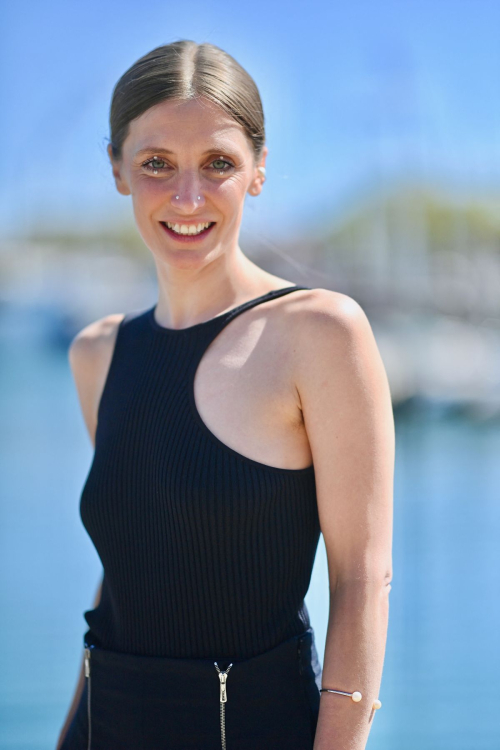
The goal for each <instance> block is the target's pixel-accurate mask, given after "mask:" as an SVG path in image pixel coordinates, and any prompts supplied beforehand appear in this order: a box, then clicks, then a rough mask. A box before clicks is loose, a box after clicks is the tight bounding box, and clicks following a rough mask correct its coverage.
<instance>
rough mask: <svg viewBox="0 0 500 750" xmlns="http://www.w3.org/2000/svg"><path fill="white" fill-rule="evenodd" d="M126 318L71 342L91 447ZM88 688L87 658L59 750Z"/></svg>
mask: <svg viewBox="0 0 500 750" xmlns="http://www.w3.org/2000/svg"><path fill="white" fill-rule="evenodd" d="M122 318H123V315H122V314H116V315H108V316H107V317H105V318H102V319H101V320H98V321H96V322H95V323H91V324H90V325H88V326H86V327H85V328H84V329H83V330H82V331H80V332H79V333H78V334H77V335H76V336H75V338H74V339H73V340H72V342H71V344H70V347H69V350H68V359H69V363H70V367H71V371H72V374H73V379H74V381H75V385H76V389H77V393H78V399H79V402H80V407H81V411H82V415H83V419H84V422H85V425H86V427H87V430H88V433H89V437H90V440H91V442H92V445H93V446H94V447H95V432H96V427H97V409H98V406H99V401H100V398H101V395H102V391H103V389H104V384H105V382H106V377H107V374H108V370H109V366H110V364H111V358H112V356H113V350H114V346H115V341H116V334H117V332H118V326H119V324H120V322H121V320H122ZM101 592H102V579H101V582H100V584H99V588H98V590H97V593H96V596H95V599H94V605H93V606H94V608H95V607H97V605H98V604H99V602H100V600H101ZM84 686H85V671H84V658H83V656H82V663H81V667H80V673H79V676H78V682H77V685H76V690H75V695H74V697H73V701H72V703H71V706H70V708H69V711H68V715H67V717H66V721H65V722H64V725H63V728H62V729H61V732H60V735H59V739H58V742H57V748H56V750H59V748H60V747H61V745H62V743H63V741H64V738H65V737H66V733H67V731H68V728H69V726H70V724H71V721H72V720H73V716H74V715H75V712H76V709H77V707H78V703H79V701H80V698H81V695H82V692H83V688H84Z"/></svg>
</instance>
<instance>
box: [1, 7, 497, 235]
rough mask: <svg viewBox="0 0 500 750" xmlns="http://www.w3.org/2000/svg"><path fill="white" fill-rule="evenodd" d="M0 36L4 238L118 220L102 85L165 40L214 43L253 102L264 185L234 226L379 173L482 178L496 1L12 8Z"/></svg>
mask: <svg viewBox="0 0 500 750" xmlns="http://www.w3.org/2000/svg"><path fill="white" fill-rule="evenodd" d="M1 27H2V29H3V31H2V39H1V45H0V47H1V51H0V60H1V70H0V76H1V79H0V86H1V93H2V102H3V104H4V107H3V108H2V113H3V116H2V117H1V118H0V128H1V138H0V155H1V160H2V170H1V173H2V176H1V181H0V232H1V234H3V235H4V236H6V235H22V234H24V233H25V232H29V231H30V230H31V229H33V228H34V227H36V226H37V225H44V226H48V227H52V226H54V227H69V226H71V227H74V228H78V229H79V230H81V231H85V230H86V229H89V230H90V229H92V228H93V227H94V226H95V225H96V224H98V225H99V226H106V225H107V224H109V223H111V224H115V223H116V222H117V221H121V220H127V221H128V220H131V217H132V209H131V203H130V198H129V197H123V196H120V195H119V194H118V193H117V192H116V190H115V187H114V184H113V182H112V179H111V171H110V167H109V164H108V160H107V154H106V151H105V148H106V143H107V141H106V138H107V136H108V135H109V133H108V122H107V118H108V110H109V102H110V97H111V93H112V89H113V86H114V84H115V83H116V81H117V80H118V78H119V77H120V75H121V74H122V73H123V72H124V71H125V70H126V69H127V68H128V67H129V66H130V65H131V64H132V63H133V62H135V60H136V59H137V58H139V57H140V56H141V55H143V54H145V53H146V52H148V51H149V50H150V49H153V48H154V47H156V46H158V45H160V44H166V43H169V42H171V41H174V40H176V39H179V38H187V39H193V40H194V41H197V42H203V41H209V42H212V43H213V44H217V45H218V46H220V47H222V48H223V49H225V50H226V51H227V52H229V53H230V54H231V55H233V56H234V57H235V58H236V59H237V60H238V62H240V63H241V64H242V65H243V66H244V67H245V68H246V69H247V70H248V72H249V73H250V74H251V75H252V76H253V78H254V79H255V81H256V83H257V86H258V87H259V90H260V92H261V96H262V99H263V103H264V112H265V116H266V129H267V144H268V147H269V156H268V159H267V177H268V179H267V182H266V185H265V189H264V192H263V193H262V195H261V196H260V197H258V198H257V199H254V198H251V197H250V196H249V198H248V199H247V203H246V208H245V215H244V226H247V227H248V226H251V227H252V228H254V229H255V230H256V231H259V230H263V231H265V232H266V234H267V235H272V234H278V233H279V234H280V236H281V235H283V234H286V233H293V231H294V230H295V229H298V228H300V227H302V226H303V225H304V223H305V222H314V220H315V218H318V219H321V220H323V221H324V219H325V217H326V218H328V216H330V215H332V216H333V215H334V214H335V212H336V211H338V210H339V207H341V206H342V205H343V204H345V203H346V201H352V200H355V198H356V195H358V194H360V193H361V192H363V191H364V190H366V186H367V185H370V186H372V187H375V189H376V188H377V186H379V185H380V186H382V185H384V184H387V183H388V182H390V180H391V179H394V177H395V176H396V175H408V176H411V175H413V176H415V177H418V178H423V179H427V180H431V181H437V182H440V183H444V184H445V185H449V186H450V188H454V187H456V186H457V185H463V186H464V187H465V188H467V189H470V190H476V189H479V188H480V187H481V186H483V185H493V186H496V185H498V184H499V183H500V45H499V29H500V3H499V2H498V0H497V1H496V2H492V1H491V2H490V0H474V1H469V0H467V1H464V0H419V1H418V2H416V1H415V0H400V2H394V1H392V0H380V1H379V2H373V0H371V2H364V1H362V2H361V1H360V0H354V1H353V2H351V3H349V4H347V3H336V2H328V3H327V2H324V3H323V2H317V3H315V2H307V3H304V2H294V3H290V2H283V1H281V0H280V1H279V2H272V0H271V1H269V0H268V1H267V2H262V0H254V1H253V2H251V3H234V2H220V1H219V2H210V3H208V2H205V3H201V2H184V3H166V2H161V3H160V2H157V0H150V1H149V2H148V3H138V2H129V1H128V0H121V1H120V2H119V3H118V2H100V3H97V2H95V0H87V2H85V3H77V2H74V1H73V2H68V1H66V2H62V1H61V0H57V1H52V2H50V1H49V2H44V3H39V2H29V3H27V2H22V0H21V1H20V2H16V3H4V4H3V8H2V20H1Z"/></svg>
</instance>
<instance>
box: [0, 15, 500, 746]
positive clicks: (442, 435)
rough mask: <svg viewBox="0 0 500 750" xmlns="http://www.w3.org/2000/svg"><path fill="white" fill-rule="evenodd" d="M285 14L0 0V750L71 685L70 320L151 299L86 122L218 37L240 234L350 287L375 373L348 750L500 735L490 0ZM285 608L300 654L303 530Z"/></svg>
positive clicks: (270, 257) (79, 559)
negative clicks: (360, 643) (241, 181)
mask: <svg viewBox="0 0 500 750" xmlns="http://www.w3.org/2000/svg"><path fill="white" fill-rule="evenodd" d="M28 11H29V12H28ZM297 12H298V15H297V16H293V15H292V14H290V13H289V8H288V6H287V5H285V4H284V3H282V2H277V3H276V4H274V5H273V6H272V7H270V6H269V5H268V4H263V3H260V2H257V3H256V4H253V5H252V7H251V8H249V7H245V8H236V7H232V6H229V4H228V3H220V2H219V3H215V4H211V5H210V7H209V6H205V5H204V4H202V3H195V4H193V5H192V6H189V12H188V10H187V9H184V10H182V9H175V10H174V9H172V8H166V7H165V6H163V5H162V4H160V3H157V2H153V3H152V4H150V6H148V9H147V14H143V15H142V16H141V17H140V18H138V17H137V8H136V7H134V5H133V4H132V3H127V2H126V3H124V4H120V8H119V10H118V9H117V7H116V6H114V5H113V4H111V3H106V2H105V3H104V4H101V5H99V6H98V5H97V4H96V3H94V2H93V1H91V2H89V3H87V4H86V5H85V6H82V7H81V8H76V7H75V8H71V7H70V6H63V5H62V3H60V2H55V1H54V0H51V1H50V2H49V3H48V4H45V5H44V6H38V5H36V4H35V3H23V2H21V3H20V4H18V5H16V6H14V5H12V6H10V7H9V8H4V17H5V22H6V23H5V25H4V32H3V34H2V36H3V41H4V42H5V43H4V44H3V52H2V56H3V61H4V70H6V65H5V63H7V64H8V67H9V71H10V75H9V76H4V77H3V78H2V80H1V82H0V85H1V86H2V91H3V93H4V100H5V101H8V102H9V118H8V119H6V120H5V121H4V122H2V123H1V124H0V128H1V130H2V138H0V152H1V153H2V161H3V164H4V167H5V168H4V170H2V172H3V176H2V178H1V182H0V358H1V362H2V368H1V369H0V385H1V387H0V405H1V413H2V429H1V433H0V440H1V445H2V451H1V454H0V470H1V476H2V490H3V491H2V500H1V505H0V513H1V524H0V534H1V536H0V539H1V544H0V555H1V558H0V561H1V571H2V572H1V575H0V597H1V601H2V607H1V611H0V636H1V642H2V645H3V649H2V670H1V672H0V748H1V749H2V750H44V749H45V748H55V743H56V739H57V735H58V733H59V731H60V728H61V726H62V724H63V722H64V719H65V716H66V712H67V710H68V709H69V705H70V703H71V700H72V697H73V692H74V688H75V684H76V678H77V674H78V670H79V666H80V660H81V656H82V654H81V641H82V635H83V632H84V630H85V629H86V628H85V622H84V619H83V611H84V610H86V609H88V608H90V606H91V602H92V600H93V598H94V595H95V591H96V588H97V585H98V583H99V580H100V577H101V572H102V571H101V566H100V562H99V560H98V557H97V554H96V552H95V550H94V548H93V546H92V543H91V542H90V540H89V538H88V536H87V535H86V532H85V530H84V529H83V526H82V524H81V520H80V517H79V508H78V504H79V495H80V492H81V489H82V486H83V483H84V481H85V477H86V474H87V472H88V469H89V467H90V463H91V459H92V448H91V444H90V441H89V438H88V435H87V433H86V429H85V426H84V423H83V418H82V416H81V412H80V410H79V405H78V398H77V394H76V390H75V386H74V383H73V381H72V377H71V372H70V368H69V363H68V359H67V350H68V346H69V343H70V341H71V339H72V337H73V336H74V335H75V334H76V333H77V332H78V331H79V330H81V328H82V327H83V326H84V325H86V324H87V323H89V322H91V321H93V320H96V319H97V318H99V317H101V316H103V315H106V314H108V313H114V312H125V311H130V310H135V309H137V310H138V309H145V308H146V307H151V306H152V305H153V304H154V303H155V302H156V295H157V286H156V278H155V272H154V264H153V262H152V259H151V254H150V251H149V250H148V248H146V247H145V246H144V243H143V242H142V239H141V237H140V235H139V234H138V232H137V229H136V228H135V226H134V223H133V219H132V211H131V205H130V202H129V199H128V200H127V199H125V198H124V197H123V196H120V195H118V193H117V192H116V190H115V188H114V185H113V182H112V177H111V170H110V167H109V164H108V161H107V155H106V152H105V147H106V143H107V141H106V137H107V135H108V131H107V114H108V106H109V100H110V96H111V91H112V87H113V85H114V83H115V82H116V80H117V79H118V77H119V76H120V75H121V73H122V72H123V71H124V70H125V69H126V68H127V67H128V66H129V65H130V64H131V63H132V62H134V61H135V60H136V59H137V58H138V57H139V56H140V55H142V54H144V53H145V52H147V51H149V50H150V49H152V48H153V47H154V46H157V45H159V44H163V43H167V42H170V41H174V40H175V39H177V38H190V39H194V40H195V41H198V42H200V41H211V42H213V43H214V44H217V45H219V46H221V47H222V48H223V49H226V50H227V51H228V52H229V53H230V54H233V55H234V56H235V57H236V59H237V60H238V61H239V62H241V63H242V64H243V65H244V66H245V67H246V68H247V69H248V71H249V72H250V73H251V75H253V76H254V78H255V80H256V82H257V85H258V86H259V89H260V91H261V94H262V98H263V103H264V111H265V113H266V125H267V141H268V146H269V157H268V162H267V180H266V183H265V186H264V191H263V193H262V195H261V196H260V197H259V198H258V199H253V198H251V197H250V196H247V198H246V205H245V213H244V218H243V222H242V229H241V235H240V245H241V247H242V249H243V250H244V252H245V253H246V254H247V255H248V256H249V257H250V258H252V260H254V261H255V262H256V263H258V264H259V265H261V266H262V267H264V268H265V269H266V270H268V271H270V272H273V273H276V274H279V275H280V276H282V277H283V278H287V279H289V280H290V281H291V282H292V283H298V284H304V285H307V286H312V287H322V288H328V289H334V290H336V291H340V292H343V293H345V294H348V295H350V296H352V297H353V298H354V299H356V300H357V301H358V302H359V303H360V304H361V305H362V307H363V309H364V310H365V311H366V313H367V315H368V317H369V320H370V322H371V325H372V328H373V331H374V334H375V337H376V340H377V343H378V346H379V349H380V352H381V355H382V358H383V361H384V364H385V367H386V370H387V374H388V378H389V381H390V386H391V394H392V397H393V406H394V415H395V424H396V471H395V487H394V548H393V564H394V577H393V582H392V590H391V594H390V623H389V632H388V641H387V651H386V662H385V668H384V675H383V680H382V685H381V691H380V698H381V700H382V703H383V708H382V709H381V710H380V711H378V712H377V714H376V715H375V717H374V723H373V727H372V730H371V733H370V738H369V740H368V745H367V748H368V750H401V748H404V750H422V748H432V750H495V749H496V748H497V747H498V737H499V736H500V719H499V718H498V711H497V710H496V708H497V707H496V692H497V691H498V689H499V687H500V684H499V682H500V681H499V678H498V674H499V673H500V645H499V639H498V636H497V631H498V622H499V615H500V596H499V594H500V545H499V544H498V539H499V538H500V491H499V487H500V462H499V459H498V457H499V455H500V452H499V449H500V293H499V292H500V211H499V205H500V204H499V198H500V130H499V126H500V97H499V96H498V80H500V78H499V73H500V49H499V46H498V43H497V41H498V40H497V34H496V29H498V28H499V22H500V7H499V6H498V5H497V4H495V3H493V2H489V1H488V0H484V1H482V2H481V3H477V2H476V3H472V2H461V3H460V4H457V3H456V2H451V1H449V0H442V1H441V2H440V3H439V4H438V5H436V4H434V3H431V2H429V1H428V0H422V1H421V2H419V3H416V2H413V1H410V2H408V3H405V5H404V8H403V7H401V6H400V5H397V4H396V3H394V2H388V1H387V0H385V1H382V2H381V3H378V4H377V6H376V7H374V6H373V4H369V3H365V2H359V1H358V2H354V3H353V4H351V5H350V6H349V7H347V5H345V4H342V5H337V6H332V5H331V4H329V5H327V4H326V3H325V4H321V3H318V4H317V5H314V4H308V5H307V7H306V6H305V5H304V7H303V8H302V6H300V4H299V5H297ZM220 19H223V20H220ZM249 19H251V20H252V21H253V22H254V23H252V24H251V26H252V29H251V31H250V30H249ZM5 30H10V33H6V31H5ZM14 31H16V33H14ZM306 602H307V604H308V608H309V612H310V615H311V621H312V624H313V626H314V628H315V633H316V641H317V646H318V651H319V654H320V659H321V661H322V656H323V650H324V642H325V637H326V625H327V618H328V580H327V568H326V554H325V549H324V544H323V540H322V539H321V540H320V545H319V548H318V554H317V557H316V562H315V567H314V571H313V577H312V581H311V586H310V589H309V592H308V595H307V598H306Z"/></svg>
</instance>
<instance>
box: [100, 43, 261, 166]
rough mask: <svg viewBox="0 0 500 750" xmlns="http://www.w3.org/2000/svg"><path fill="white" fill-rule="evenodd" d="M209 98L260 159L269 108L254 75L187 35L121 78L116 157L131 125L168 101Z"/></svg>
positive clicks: (114, 126)
mask: <svg viewBox="0 0 500 750" xmlns="http://www.w3.org/2000/svg"><path fill="white" fill-rule="evenodd" d="M201 96H203V97H206V98H207V99H210V100H211V101H212V102H214V103H215V104H217V105H218V106H219V107H221V108H222V109H223V110H224V111H225V112H227V114H228V115H230V116H231V117H232V118H233V119H234V120H235V121H236V122H238V123H239V124H240V125H241V126H242V127H243V129H244V131H245V134H246V136H247V138H248V139H249V142H250V145H251V148H252V150H253V153H254V158H255V160H256V162H257V161H259V159H260V157H261V155H262V149H263V147H264V143H265V130H264V111H263V108H262V101H261V98H260V94H259V90H258V88H257V86H256V84H255V82H254V80H253V78H252V77H251V76H250V75H249V74H248V73H247V72H246V70H244V68H242V67H241V65H239V63H237V62H236V60H235V59H234V58H233V57H231V55H229V54H228V53H227V52H224V50H222V49H220V48H219V47H216V46H215V45H214V44H209V43H208V42H204V43H203V44H197V43H196V42H193V41H191V40H189V39H181V40H179V41H176V42H172V43H171V44H164V45H162V46H161V47H156V48H155V49H153V50H151V52H148V53H147V54H146V55H143V57H141V58H139V60H137V61H136V62H135V63H134V64H133V65H132V66H131V67H130V68H129V69H128V70H127V71H126V72H125V73H124V74H123V75H122V77H121V78H120V79H119V81H118V83H117V84H116V85H115V88H114V90H113V96H112V100H111V107H110V113H109V126H110V135H111V139H110V143H111V148H112V153H113V158H114V159H117V160H120V159H121V157H122V147H123V142H124V140H125V138H126V137H127V135H128V132H129V123H130V122H131V120H134V119H135V118H136V117H139V116H140V115H142V114H143V113H144V112H146V110H148V109H149V108H150V107H152V106H154V105H155V104H158V103H159V102H162V101H165V100H167V99H177V100H180V101H186V100H188V99H195V98H198V97H201Z"/></svg>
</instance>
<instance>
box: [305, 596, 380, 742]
mask: <svg viewBox="0 0 500 750" xmlns="http://www.w3.org/2000/svg"><path fill="white" fill-rule="evenodd" d="M390 589H391V587H390V584H389V583H386V582H377V583H359V582H353V583H344V584H343V585H339V586H338V587H337V588H336V590H335V592H334V593H332V596H331V601H330V616H329V620H328V631H327V638H326V645H325V654H324V659H323V677H322V687H324V688H333V689H335V690H345V691H346V692H350V693H352V692H354V691H355V690H359V691H360V692H361V694H362V696H363V697H362V700H361V701H359V702H358V703H355V702H354V701H353V700H351V698H350V697H348V696H345V695H339V694H338V693H321V699H320V711H319V718H318V724H317V729H316V740H315V743H314V750H364V749H365V747H366V743H367V740H368V735H369V732H370V729H371V722H372V720H373V716H374V714H375V713H376V711H375V710H374V709H373V708H372V704H373V701H374V700H375V699H377V698H378V697H379V690H380V684H381V681H382V670H383V663H384V656H385V647H386V639H387V627H388V620H389V592H390Z"/></svg>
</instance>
